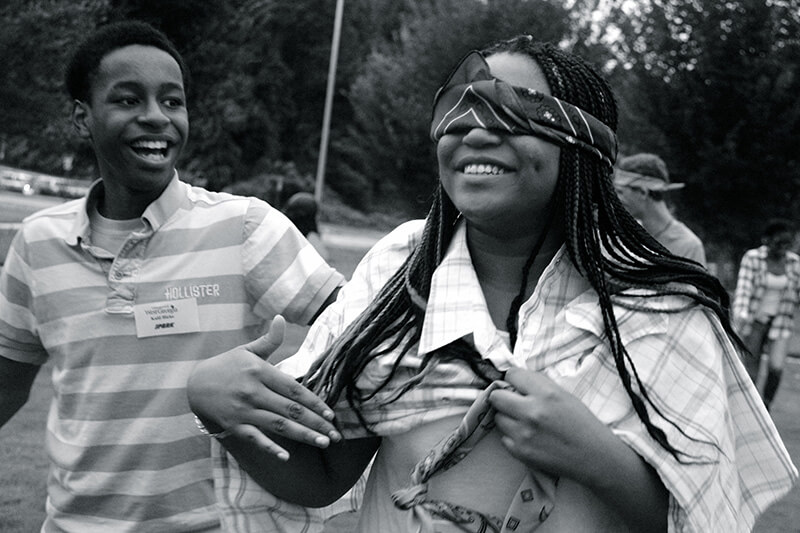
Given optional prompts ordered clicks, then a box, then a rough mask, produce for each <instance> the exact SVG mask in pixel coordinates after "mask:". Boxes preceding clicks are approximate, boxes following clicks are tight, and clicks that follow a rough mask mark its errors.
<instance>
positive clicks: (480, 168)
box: [464, 163, 505, 175]
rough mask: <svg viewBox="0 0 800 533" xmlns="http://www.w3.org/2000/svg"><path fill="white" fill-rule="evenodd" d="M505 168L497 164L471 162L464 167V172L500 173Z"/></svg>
mask: <svg viewBox="0 0 800 533" xmlns="http://www.w3.org/2000/svg"><path fill="white" fill-rule="evenodd" d="M503 172H505V170H504V169H503V168H502V167H499V166H497V165H488V164H477V163H471V164H469V165H466V166H465V167H464V174H488V175H494V174H502V173H503Z"/></svg>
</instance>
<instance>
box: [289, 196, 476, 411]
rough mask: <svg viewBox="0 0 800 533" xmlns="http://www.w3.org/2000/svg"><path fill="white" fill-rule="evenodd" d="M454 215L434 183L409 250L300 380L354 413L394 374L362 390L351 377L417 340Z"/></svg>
mask: <svg viewBox="0 0 800 533" xmlns="http://www.w3.org/2000/svg"><path fill="white" fill-rule="evenodd" d="M458 215H459V214H458V211H457V210H456V208H455V207H454V206H453V204H452V202H451V201H450V199H449V198H448V197H447V196H446V195H445V194H444V193H443V190H442V188H441V185H440V186H439V187H438V188H437V190H436V193H435V195H434V200H433V203H432V205H431V209H430V211H429V213H428V216H427V217H426V222H425V227H424V229H423V232H422V236H421V238H420V242H419V243H418V245H417V247H416V248H415V249H414V252H413V253H412V254H411V255H410V256H409V257H408V259H407V260H406V261H405V262H404V263H403V265H402V266H401V267H400V268H399V269H398V271H397V272H396V273H395V274H394V275H393V276H392V277H391V278H390V279H389V281H388V282H387V283H386V284H385V285H384V286H383V287H382V288H381V290H380V291H379V292H378V294H377V296H376V297H375V299H374V300H373V301H372V302H371V303H370V305H369V306H368V307H367V309H366V310H365V311H364V312H363V313H361V315H359V316H358V317H357V318H356V320H355V321H353V322H352V323H351V324H350V325H349V326H348V327H347V328H346V329H345V331H344V332H342V334H341V335H340V336H339V337H338V338H337V339H335V340H334V342H333V343H332V344H331V346H330V347H329V348H328V349H327V350H326V351H325V353H324V354H323V355H322V356H321V357H320V358H318V359H317V361H316V362H315V364H314V365H312V367H311V369H310V370H309V372H308V373H307V375H306V378H305V379H304V383H305V384H306V385H307V386H309V387H310V388H311V389H312V390H313V391H314V392H316V393H317V394H320V395H321V396H322V397H324V398H325V399H326V401H327V402H328V403H329V404H333V403H335V402H336V401H337V400H338V399H339V398H340V397H341V395H342V394H344V395H345V397H346V398H347V400H348V402H349V403H350V405H351V406H352V407H353V408H354V410H355V411H356V413H358V414H359V417H360V403H361V402H363V401H364V400H366V399H368V398H369V397H371V396H374V394H376V393H377V392H379V391H380V390H382V389H383V388H384V387H385V386H386V385H387V384H388V383H389V381H390V380H391V378H392V377H393V374H394V372H392V373H390V374H389V375H388V376H387V377H386V379H385V381H384V382H382V383H381V384H380V385H379V387H378V388H377V389H376V390H374V391H371V392H370V393H368V394H363V393H362V392H361V391H360V390H359V389H358V387H357V386H356V381H357V379H358V377H359V376H360V374H361V372H362V371H363V369H364V368H365V367H366V365H367V364H368V363H369V362H370V361H372V360H373V359H375V358H377V357H379V356H381V355H383V354H385V353H389V352H391V351H392V350H394V349H396V348H397V347H398V346H401V350H400V355H399V356H398V358H397V361H396V362H395V369H396V365H397V364H398V363H399V361H400V359H401V358H402V355H404V354H406V353H407V352H408V350H409V349H411V347H412V346H414V345H415V344H416V343H417V342H418V341H419V336H420V334H421V328H422V320H423V317H424V313H425V303H426V301H427V298H428V295H429V294H430V285H431V278H432V275H433V271H434V270H435V269H436V266H437V265H438V264H439V263H440V262H441V260H442V257H443V256H444V253H445V251H446V249H447V246H448V244H449V243H450V240H451V239H452V236H453V232H454V225H455V222H456V220H457V218H458ZM381 346H383V347H381ZM476 358H478V359H479V357H477V356H476Z"/></svg>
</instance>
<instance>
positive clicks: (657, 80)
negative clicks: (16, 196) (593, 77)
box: [0, 0, 800, 262]
mask: <svg viewBox="0 0 800 533" xmlns="http://www.w3.org/2000/svg"><path fill="white" fill-rule="evenodd" d="M798 1H799V0H731V1H726V2H719V1H718V0H691V1H690V0H642V1H638V2H630V1H625V0H605V1H602V0H569V1H566V2H565V1H561V0H552V1H551V0H346V3H345V8H344V20H343V28H342V37H341V48H340V52H339V62H338V68H337V78H336V90H335V97H334V106H333V117H332V121H331V127H332V130H331V144H330V149H329V155H328V167H327V177H326V184H327V186H328V191H330V193H331V194H336V195H338V196H340V197H341V198H342V199H343V200H344V201H345V202H347V203H349V204H350V205H352V206H353V207H355V208H357V209H360V210H363V211H375V210H391V211H393V212H398V213H399V214H401V215H402V216H420V215H422V214H424V213H425V211H426V209H427V206H428V200H429V198H430V194H431V192H432V189H433V185H434V183H435V177H436V167H435V158H434V150H433V145H432V143H431V142H430V141H429V139H428V122H429V118H430V104H431V101H432V97H433V94H434V91H435V89H436V87H438V86H439V85H440V84H441V83H442V81H443V80H444V77H445V76H446V74H447V68H448V67H449V66H450V65H452V64H453V63H454V62H455V61H456V60H457V59H458V58H459V57H460V56H462V55H463V54H464V53H465V52H466V51H467V50H470V49H473V48H478V47H481V46H482V45H484V44H486V43H487V42H489V41H492V40H494V39H497V38H502V37H510V36H512V35H515V34H519V33H527V34H531V35H533V36H534V37H535V38H536V39H539V40H546V41H552V42H556V43H559V44H560V45H561V46H564V47H566V48H569V49H571V50H572V51H574V52H576V53H578V54H580V55H582V56H584V57H585V58H587V59H588V60H589V61H590V62H591V63H593V64H594V65H595V66H596V67H597V68H598V69H600V70H601V71H602V72H603V73H604V74H605V75H606V77H607V78H608V79H609V80H610V82H611V84H612V86H613V87H614V88H615V91H616V94H617V96H618V100H619V104H620V111H621V118H620V126H619V140H620V149H621V153H623V154H630V153H634V152H638V151H650V152H655V153H658V154H659V155H661V156H662V157H663V158H664V160H665V161H666V162H667V163H668V165H669V168H670V172H671V177H672V179H673V180H674V181H681V182H685V183H686V184H687V187H685V188H684V189H683V190H682V191H681V192H680V193H678V194H677V197H676V210H677V214H678V216H679V217H680V218H682V219H683V220H684V221H685V222H687V224H688V225H689V226H690V227H692V228H693V229H694V230H695V231H696V233H698V235H700V236H701V237H702V238H703V239H704V241H705V242H706V243H707V244H706V245H707V247H708V248H709V256H710V258H711V260H718V261H720V262H724V261H730V260H731V258H734V257H736V256H737V255H738V254H741V252H742V251H743V250H744V248H746V247H748V246H752V245H754V244H756V243H757V242H758V236H759V232H760V229H761V227H762V226H763V225H764V222H765V221H766V220H767V219H768V218H770V217H775V216H784V217H789V218H792V219H794V220H798V217H797V215H798V207H797V203H798V202H797V201H796V200H797V196H798V192H799V191H800V168H798V157H797V153H798V151H799V150H798V148H800V146H798V144H799V143H798V141H799V140H800V128H799V125H800V98H798V95H800V40H798V35H800V4H799V3H798ZM335 4H336V2H335V0H229V1H226V2H217V1H214V0H81V1H77V2H76V1H72V0H6V2H4V3H3V5H2V6H0V23H2V25H3V26H2V27H3V29H2V32H0V61H2V64H3V66H4V69H3V70H4V71H3V74H2V75H0V101H2V111H0V159H1V160H2V162H3V164H7V165H14V166H20V167H23V168H29V169H32V170H38V171H41V172H47V173H54V174H65V173H68V174H70V175H72V176H77V177H86V178H87V179H89V178H92V177H94V176H95V173H96V170H95V168H94V161H93V158H92V155H91V150H90V149H89V147H88V146H87V145H86V144H85V143H84V142H82V141H81V140H80V139H78V138H77V137H76V136H75V135H73V134H72V133H71V128H70V125H69V121H68V116H69V110H70V108H71V103H70V102H69V101H67V97H66V93H65V91H64V89H63V81H62V78H63V74H62V72H63V66H64V64H65V62H66V57H67V55H68V53H69V51H70V50H71V48H72V47H73V46H74V45H75V43H77V42H78V41H79V40H80V38H81V37H82V36H83V35H85V34H86V33H87V32H88V31H89V30H90V29H91V28H93V27H95V26H97V25H99V24H103V23H106V22H109V21H113V20H117V19H122V18H136V19H142V20H146V21H148V22H150V23H152V24H153V25H155V26H157V27H159V28H160V29H162V30H163V31H164V32H165V33H167V35H169V37H170V38H171V39H172V40H173V41H174V42H175V43H176V45H177V46H178V48H179V49H180V51H181V53H182V54H183V55H184V57H185V59H186V62H187V64H188V66H189V70H190V74H191V81H190V88H189V112H190V119H191V135H190V143H189V145H188V146H187V150H186V152H185V155H184V158H183V160H182V161H181V163H180V165H179V166H180V168H181V170H182V175H183V177H184V178H185V179H187V180H188V181H192V182H194V183H197V184H201V185H204V186H206V187H208V188H210V189H214V190H221V189H224V188H230V187H233V186H236V185H237V184H238V185H240V186H241V185H242V184H246V183H248V182H250V183H253V182H254V181H255V182H258V180H259V179H261V180H263V178H264V176H269V175H281V176H284V177H286V178H287V179H290V180H292V181H294V182H298V183H301V186H311V185H312V184H313V172H314V169H315V167H316V160H317V152H318V148H319V139H320V128H321V123H322V114H323V106H324V99H325V94H324V93H325V86H326V82H327V74H328V60H329V57H330V46H331V34H332V30H333V19H334V9H335ZM65 160H70V161H71V163H72V164H71V166H69V165H65V164H64V162H65ZM326 194H328V192H326Z"/></svg>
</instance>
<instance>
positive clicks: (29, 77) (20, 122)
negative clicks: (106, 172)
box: [0, 0, 108, 173]
mask: <svg viewBox="0 0 800 533" xmlns="http://www.w3.org/2000/svg"><path fill="white" fill-rule="evenodd" d="M107 8H108V6H107V2H105V1H102V0H95V1H90V0H85V1H82V2H57V1H45V0H39V1H26V0H8V1H6V2H3V3H2V4H0V25H2V27H3V31H2V32H0V64H2V65H3V75H2V76H0V101H2V102H3V105H2V108H3V112H2V113H0V140H1V141H2V142H3V143H4V145H5V150H4V154H3V155H4V160H3V162H4V163H5V164H9V165H16V166H20V167H25V168H30V169H32V170H38V171H42V172H56V173H57V172H61V171H62V169H61V160H62V159H61V158H62V156H64V155H66V154H68V153H75V152H77V153H78V155H79V157H78V158H76V162H75V164H76V165H77V166H78V168H84V169H85V168H87V167H91V166H92V165H93V164H94V158H93V156H92V155H91V152H90V151H88V152H87V151H86V150H85V148H84V147H82V146H81V145H80V143H79V142H77V141H76V140H75V138H74V137H73V135H72V133H71V126H70V122H69V112H70V109H71V103H70V102H68V100H67V97H66V92H65V89H64V82H63V69H64V65H65V62H66V54H67V51H68V50H69V49H70V47H71V45H72V43H74V42H76V41H78V40H79V39H80V38H81V36H83V35H84V34H85V32H86V29H87V28H91V27H94V25H95V23H96V21H97V20H99V19H101V18H102V17H103V16H104V14H105V13H106V12H107Z"/></svg>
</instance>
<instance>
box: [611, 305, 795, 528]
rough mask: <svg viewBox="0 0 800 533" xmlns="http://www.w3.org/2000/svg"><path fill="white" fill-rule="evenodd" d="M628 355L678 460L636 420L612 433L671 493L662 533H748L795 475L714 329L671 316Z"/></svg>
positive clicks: (705, 319)
mask: <svg viewBox="0 0 800 533" xmlns="http://www.w3.org/2000/svg"><path fill="white" fill-rule="evenodd" d="M628 351H629V353H631V355H632V357H633V358H634V360H636V361H637V371H638V372H639V374H640V377H641V378H642V380H643V381H644V383H645V386H646V388H647V390H648V394H649V396H650V398H651V399H652V400H653V402H654V404H655V405H656V406H658V408H659V409H660V411H661V414H659V413H656V412H654V410H652V409H650V410H649V413H650V416H651V419H652V420H653V422H654V423H655V424H656V425H657V426H658V427H659V428H661V429H662V430H663V431H664V433H665V434H666V436H667V439H668V441H669V443H670V444H672V446H674V447H675V448H676V449H677V450H679V452H680V454H679V458H680V459H676V458H675V457H674V456H673V455H672V454H670V453H669V452H667V451H666V450H665V449H664V448H663V447H661V446H660V445H658V444H657V443H656V442H655V441H654V440H653V439H652V438H651V437H650V436H649V434H647V432H646V429H645V428H644V427H643V425H642V424H641V422H640V421H639V419H638V417H632V418H630V419H628V420H621V421H620V422H619V424H618V425H617V426H616V427H614V428H613V429H614V431H615V433H617V434H618V435H619V436H620V438H622V440H623V441H625V442H626V443H628V444H629V445H630V446H631V447H632V448H633V449H634V450H636V452H637V453H639V455H641V456H642V457H643V458H644V459H645V460H646V461H647V462H648V463H650V464H651V465H652V466H653V467H654V468H655V470H656V471H657V472H658V474H659V476H660V477H661V480H662V482H663V483H664V485H665V486H666V488H667V489H668V490H669V492H670V497H671V502H670V514H669V518H670V520H669V523H670V531H679V532H684V531H685V532H698V533H699V532H704V531H731V532H745V531H750V530H751V528H752V526H753V524H754V522H755V520H756V518H757V517H758V515H759V514H761V513H762V512H763V511H764V510H765V509H766V508H767V507H768V506H769V505H770V504H771V503H773V502H774V501H776V500H778V499H779V498H781V497H782V496H783V495H785V494H786V493H787V492H788V491H789V490H790V489H791V487H792V485H793V484H794V483H795V481H796V478H797V470H796V469H795V467H794V465H793V464H792V461H791V458H790V456H789V454H788V452H787V451H786V448H785V447H784V445H783V442H782V441H781V438H780V435H779V434H778V432H777V429H776V428H775V426H774V424H773V423H772V420H771V418H770V417H769V414H768V413H767V412H766V410H765V408H764V406H763V403H762V402H761V401H760V400H759V399H758V393H757V392H756V390H755V388H754V386H753V384H752V382H751V380H750V379H749V377H748V376H747V373H746V372H745V370H744V367H743V366H742V363H741V362H740V360H739V357H738V355H737V353H736V350H735V348H734V347H733V346H732V344H731V343H730V340H729V339H728V337H727V335H726V334H725V332H724V330H723V329H722V326H721V325H720V324H719V322H718V321H717V320H716V318H715V317H713V316H711V315H710V314H709V313H708V312H707V311H704V310H701V309H699V308H698V309H694V310H691V311H689V312H686V313H679V314H674V315H671V316H670V317H669V327H668V330H667V332H666V333H665V334H664V335H652V336H644V337H641V338H639V339H638V340H637V341H635V342H632V343H631V344H630V346H628ZM662 415H663V416H662ZM637 426H638V427H637Z"/></svg>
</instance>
